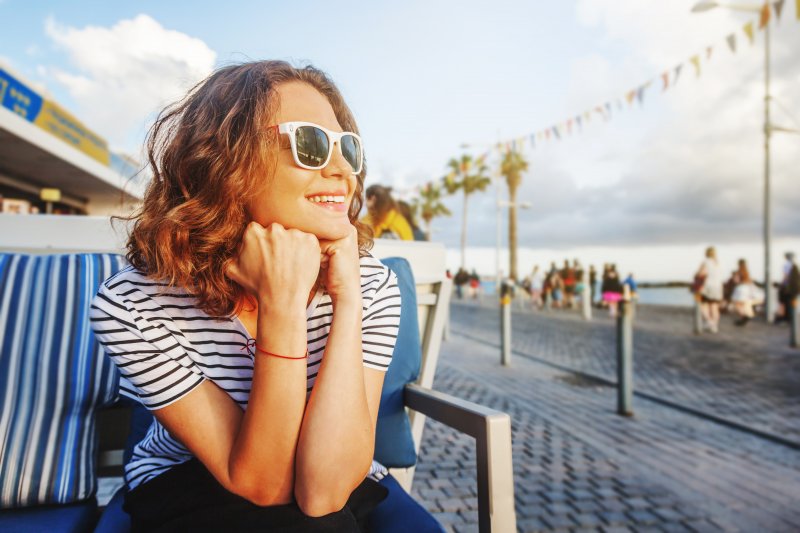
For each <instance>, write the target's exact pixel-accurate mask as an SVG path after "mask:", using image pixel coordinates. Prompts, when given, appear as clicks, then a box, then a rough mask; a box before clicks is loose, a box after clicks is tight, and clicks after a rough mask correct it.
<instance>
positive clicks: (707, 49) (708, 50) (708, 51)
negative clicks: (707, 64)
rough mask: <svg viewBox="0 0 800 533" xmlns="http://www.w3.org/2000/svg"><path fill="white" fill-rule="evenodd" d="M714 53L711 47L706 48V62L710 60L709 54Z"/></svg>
mask: <svg viewBox="0 0 800 533" xmlns="http://www.w3.org/2000/svg"><path fill="white" fill-rule="evenodd" d="M713 52H714V47H713V46H708V47H706V60H709V59H711V54H712V53H713Z"/></svg>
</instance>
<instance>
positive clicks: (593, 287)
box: [589, 265, 597, 305]
mask: <svg viewBox="0 0 800 533" xmlns="http://www.w3.org/2000/svg"><path fill="white" fill-rule="evenodd" d="M589 290H590V294H589V297H590V300H589V303H590V304H592V305H594V303H595V301H596V299H597V270H595V268H594V265H590V266H589Z"/></svg>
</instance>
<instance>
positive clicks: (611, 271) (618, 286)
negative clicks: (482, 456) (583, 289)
mask: <svg viewBox="0 0 800 533" xmlns="http://www.w3.org/2000/svg"><path fill="white" fill-rule="evenodd" d="M602 290H603V301H604V302H605V303H606V304H607V305H608V314H609V315H610V316H611V318H614V317H616V316H617V308H618V307H619V302H620V301H621V300H622V291H623V288H622V283H621V282H620V280H619V274H618V273H617V266H616V265H613V264H612V265H609V266H608V271H607V272H606V275H605V279H604V280H603V288H602Z"/></svg>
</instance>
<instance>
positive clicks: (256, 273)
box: [226, 222, 361, 309]
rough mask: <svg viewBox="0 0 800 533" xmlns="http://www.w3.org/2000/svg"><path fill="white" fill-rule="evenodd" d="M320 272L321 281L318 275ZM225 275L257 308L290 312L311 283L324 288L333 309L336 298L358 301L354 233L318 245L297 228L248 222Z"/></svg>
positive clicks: (303, 300)
mask: <svg viewBox="0 0 800 533" xmlns="http://www.w3.org/2000/svg"><path fill="white" fill-rule="evenodd" d="M320 272H322V276H320ZM226 275H227V276H228V277H229V278H230V279H232V280H233V281H235V282H236V283H238V284H239V285H241V286H242V287H243V288H244V289H245V290H246V291H247V292H248V293H250V294H251V295H253V296H254V297H255V298H256V299H257V301H258V303H259V305H266V306H271V307H275V308H284V309H288V308H292V306H298V305H301V304H302V307H303V308H305V306H306V302H307V298H308V295H309V293H310V292H311V290H312V289H313V288H314V285H315V284H316V282H317V279H318V278H319V279H321V281H322V282H323V283H324V284H325V288H326V289H327V291H328V294H330V297H331V300H332V301H333V304H334V306H336V305H337V303H338V302H339V301H341V300H342V299H348V298H360V297H361V273H360V267H359V250H358V234H357V231H356V228H355V227H354V226H350V228H349V230H348V233H347V235H346V236H344V237H342V238H340V239H337V240H322V239H318V238H317V236H316V235H313V234H311V233H306V232H303V231H300V230H297V229H286V228H284V227H283V226H282V225H281V224H278V223H272V224H270V225H269V226H267V227H264V226H262V225H261V224H259V223H258V222H250V224H248V226H247V228H246V229H245V232H244V236H243V238H242V244H241V248H240V251H239V255H238V257H236V258H235V259H234V260H233V261H232V262H231V263H230V264H229V265H228V267H227V269H226Z"/></svg>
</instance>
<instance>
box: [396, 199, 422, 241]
mask: <svg viewBox="0 0 800 533" xmlns="http://www.w3.org/2000/svg"><path fill="white" fill-rule="evenodd" d="M397 209H398V211H400V214H401V215H403V217H404V218H405V219H406V222H408V225H409V226H411V232H412V233H413V235H414V240H415V241H427V240H428V238H427V237H426V236H425V232H424V231H422V230H421V229H420V228H419V226H417V220H416V217H415V216H414V212H413V210H412V209H411V206H410V205H408V203H406V202H404V201H403V200H398V201H397Z"/></svg>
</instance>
